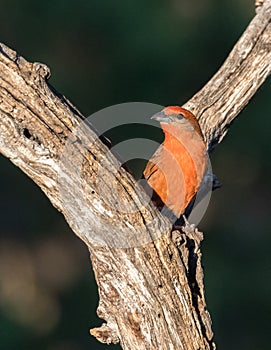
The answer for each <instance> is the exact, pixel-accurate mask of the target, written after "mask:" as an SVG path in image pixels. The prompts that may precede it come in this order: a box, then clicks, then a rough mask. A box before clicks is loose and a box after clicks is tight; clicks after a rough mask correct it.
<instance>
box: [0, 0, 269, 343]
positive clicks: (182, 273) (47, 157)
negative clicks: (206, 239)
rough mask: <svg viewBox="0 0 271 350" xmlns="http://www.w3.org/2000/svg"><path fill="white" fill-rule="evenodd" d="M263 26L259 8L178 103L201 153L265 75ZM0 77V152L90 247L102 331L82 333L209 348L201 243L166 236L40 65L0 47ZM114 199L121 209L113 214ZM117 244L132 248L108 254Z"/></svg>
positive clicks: (187, 236)
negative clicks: (223, 56) (197, 87)
mask: <svg viewBox="0 0 271 350" xmlns="http://www.w3.org/2000/svg"><path fill="white" fill-rule="evenodd" d="M270 21H271V0H270V1H269V0H268V1H266V3H265V4H264V5H263V7H262V8H261V9H260V10H259V11H258V13H257V15H256V16H255V18H254V19H253V21H252V22H251V24H250V25H249V27H248V28H247V30H246V31H245V33H244V34H243V36H242V37H241V39H240V40H239V41H238V43H237V44H236V46H235V48H234V49H233V51H232V53H231V54H230V55H229V57H228V58H227V60H226V62H225V63H224V65H223V66H222V67H221V69H220V70H219V71H218V72H217V74H216V75H215V76H214V77H213V78H212V79H211V80H210V82H209V83H207V85H206V86H205V87H203V89H202V90H201V91H200V92H198V93H197V94H196V95H195V96H194V97H193V98H192V99H191V100H190V101H189V102H188V103H187V104H186V107H187V108H190V109H191V110H192V111H194V113H195V114H196V115H197V117H198V118H199V121H200V123H201V127H202V131H203V133H204V135H205V138H206V140H207V142H208V143H209V145H210V148H212V147H213V146H214V145H215V144H217V143H218V142H220V141H221V140H222V138H223V137H224V136H225V133H226V131H227V129H228V127H229V125H230V123H231V122H232V121H233V120H234V118H235V117H236V116H237V115H238V113H239V112H240V110H241V109H242V108H243V107H244V106H245V105H246V104H247V103H248V101H249V99H250V98H251V97H252V95H253V94H254V93H255V92H256V91H257V89H258V88H259V86H260V85H261V84H262V83H263V81H264V80H265V79H266V77H267V76H268V75H269V74H270V65H271V63H270V62H271V57H270V55H271V53H270V40H271V39H270V38H271V35H270V34H271V32H270V31H271V29H270ZM0 72H1V74H0V116H1V121H0V152H1V153H2V154H3V155H5V156H6V157H8V158H9V159H10V160H11V161H12V162H13V163H14V164H16V165H17V166H18V167H20V168H21V169H22V170H23V171H24V172H25V173H26V174H27V175H28V176H29V177H30V178H31V179H33V181H35V182H36V183H37V184H38V186H39V187H40V188H41V189H42V190H43V191H44V192H45V193H46V195H47V196H48V198H49V199H50V200H51V202H52V204H53V205H54V206H55V207H56V208H57V209H58V210H60V211H61V212H62V213H63V215H64V216H65V218H66V220H67V222H68V224H69V225H70V226H71V228H72V229H73V231H74V232H75V234H77V235H78V236H79V237H80V238H81V239H82V240H83V241H84V242H85V243H86V244H87V246H88V247H89V250H90V255H91V261H92V265H93V269H94V272H95V276H96V280H97V284H98V288H99V295H100V303H99V307H98V315H99V316H100V317H101V318H102V319H104V320H105V322H106V323H104V325H103V326H102V327H100V328H94V329H93V330H91V333H92V334H93V335H94V336H96V338H97V339H99V340H100V341H102V342H105V343H112V342H113V343H117V342H119V341H120V342H121V345H122V348H123V349H144V350H145V349H163V350H167V349H186V350H190V349H191V350H192V349H193V350H196V349H206V350H208V349H215V345H214V342H213V333H212V330H211V320H210V316H209V313H208V311H207V309H206V303H205V299H204V286H203V271H202V267H201V263H200V259H201V252H200V241H201V240H202V234H201V233H199V232H198V231H197V230H196V229H195V230H191V228H189V227H186V229H184V231H185V233H182V232H179V231H174V232H172V233H171V232H170V231H171V229H170V224H169V222H168V221H167V220H166V218H164V217H162V215H161V214H160V213H159V212H158V211H157V210H156V209H155V208H154V207H153V205H152V204H148V205H143V204H144V200H145V197H144V194H143V193H141V192H138V191H136V190H135V189H134V185H135V180H134V179H133V178H132V176H131V175H130V174H128V173H127V172H126V171H125V170H124V169H122V168H119V163H118V161H117V160H116V159H115V158H114V156H113V155H111V154H110V152H109V153H108V149H107V147H106V145H105V144H103V143H102V142H101V141H100V140H99V138H97V136H96V134H95V132H93V131H92V130H91V128H89V127H88V126H87V125H84V124H83V125H82V124H81V123H82V120H83V116H82V115H81V114H80V112H79V111H78V110H77V109H76V108H75V107H74V106H72V104H71V103H70V102H69V101H68V100H67V99H66V98H65V97H64V96H61V95H60V94H58V93H57V92H56V91H54V89H53V88H52V87H50V86H49V85H48V83H47V79H48V77H49V75H50V73H49V69H48V68H47V67H46V66H45V65H42V64H40V63H33V64H32V63H29V62H27V61H26V60H24V59H23V58H22V57H21V56H19V55H18V54H17V53H16V52H14V51H13V50H11V49H9V48H7V47H6V46H4V45H1V46H0ZM80 125H82V127H80ZM69 155H72V156H71V157H70V158H69ZM105 155H106V156H105ZM98 173H99V176H98V178H99V181H101V183H97V174H98ZM108 184H109V186H108ZM113 185H114V186H113ZM109 187H110V190H109ZM119 200H120V201H119ZM121 200H123V201H125V202H126V203H127V208H126V209H130V210H127V211H126V212H123V211H121V210H119V211H118V210H116V209H117V208H118V205H119V204H118V203H119V202H121ZM113 209H114V210H113ZM120 209H121V208H120ZM93 237H97V239H98V240H101V242H102V243H103V245H102V246H99V245H98V244H95V243H98V242H93ZM119 237H121V239H129V240H131V243H132V244H131V246H135V247H136V248H122V249H121V248H114V245H115V246H120V243H121V241H119ZM147 242H149V243H147Z"/></svg>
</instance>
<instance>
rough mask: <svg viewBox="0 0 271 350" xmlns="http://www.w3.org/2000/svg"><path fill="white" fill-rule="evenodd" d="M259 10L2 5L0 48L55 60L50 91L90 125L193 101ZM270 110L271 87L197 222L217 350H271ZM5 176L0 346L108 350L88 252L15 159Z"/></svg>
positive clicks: (171, 4)
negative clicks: (99, 118) (104, 116)
mask: <svg viewBox="0 0 271 350" xmlns="http://www.w3.org/2000/svg"><path fill="white" fill-rule="evenodd" d="M253 5H254V1H252V0H239V1H233V0H231V1H226V0H223V1H215V0H204V1H203V0H197V1H196V0H179V1H178V0H167V1H166V0H155V1H154V0H147V1H146V0H137V1H131V0H130V1H128V0H126V1H112V0H88V1H83V0H77V1H71V0H66V1H64V0H62V1H60V0H56V1H43V2H41V1H36V0H35V1H34V0H28V1H25V0H24V1H19V0H0V33H1V37H0V41H2V42H4V43H6V44H7V45H8V46H10V47H12V48H14V49H16V50H17V51H18V52H19V53H20V54H21V55H23V56H24V57H25V58H27V59H29V60H30V61H40V62H43V63H46V64H47V65H48V66H49V67H50V68H51V72H52V77H51V79H50V83H51V84H52V85H53V86H54V87H55V88H56V89H57V90H59V91H60V92H61V93H63V94H65V95H66V96H67V97H68V98H69V99H70V100H71V101H72V102H73V103H74V104H75V105H76V106H77V107H78V108H79V109H80V110H81V111H82V112H83V113H84V114H85V115H86V116H88V115H90V114H91V113H93V112H95V111H97V110H99V109H101V108H104V107H107V106H110V105H112V104H116V103H122V102H130V101H144V102H151V103H157V104H161V105H169V104H182V103H183V102H185V101H186V100H187V99H189V98H190V97H191V96H192V95H193V93H195V92H196V91H198V89H199V88H200V87H201V86H202V85H203V84H204V83H205V82H206V81H208V79H209V78H210V77H211V76H212V75H213V74H214V72H215V71H216V70H217V68H218V67H219V66H220V64H221V63H222V62H223V60H224V59H225V57H226V56H227V54H228V52H229V50H230V49H231V47H232V46H233V44H234V43H235V42H236V40H237V39H238V37H239V36H240V34H241V33H242V32H243V30H244V29H245V27H246V25H247V24H248V23H249V21H250V19H251V18H252V17H253V15H254V8H253ZM270 101H271V99H270V81H267V82H266V83H265V85H264V86H263V87H262V88H261V89H260V91H259V92H258V93H257V94H256V96H255V97H254V98H253V100H252V101H251V102H250V104H249V105H248V106H247V107H246V109H245V110H244V111H243V112H242V113H241V115H240V118H239V119H238V120H237V121H236V122H235V123H234V124H233V126H232V127H231V130H230V132H229V134H228V136H227V137H226V139H225V140H224V141H223V143H222V144H221V145H220V146H219V147H217V149H216V150H215V152H214V154H213V155H212V166H213V169H214V172H215V173H216V174H217V175H218V177H219V178H220V180H221V181H222V182H223V187H222V189H220V190H219V191H217V192H215V193H214V194H213V196H212V199H211V203H210V206H209V208H208V211H207V214H206V215H205V217H204V219H203V220H202V222H201V223H200V225H199V227H200V229H202V230H204V232H205V240H204V243H203V246H202V249H203V263H204V266H205V286H206V297H207V302H208V308H209V310H210V312H211V316H212V320H213V329H214V332H215V340H216V342H217V344H218V347H219V349H225V350H226V349H231V350H237V349H238V350H239V349H246V350H250V349H251V350H255V349H261V350H269V349H270V337H271V336H270V324H271V301H270V296H271V281H270V278H271V262H270V244H271V227H270V219H269V217H270V207H271V205H270V204H271V195H270V188H271V187H270V176H271V165H270V164H271V162H270V155H271V150H270V130H271V119H270V113H271V102H270ZM0 167H1V172H0V183H1V202H0V209H1V210H0V220H1V224H0V230H1V231H0V348H1V349H5V350H21V349H28V350H30V349H40V350H85V349H95V350H96V349H107V348H108V346H107V345H102V344H99V343H98V342H96V340H95V339H93V338H92V337H91V336H90V335H89V334H88V329H89V328H91V327H94V326H96V325H98V324H99V323H100V322H101V321H100V320H99V319H98V318H97V316H96V307H97V302H98V297H97V289H96V284H95V281H94V277H93V275H92V272H91V268H90V265H89V259H88V252H87V249H86V248H85V246H84V245H83V243H81V241H79V240H78V239H77V238H76V237H75V236H73V234H72V233H71V231H70V230H69V228H68V227H67V225H66V223H65V221H64V220H63V218H62V216H61V215H60V214H59V213H58V212H57V211H56V210H54V209H53V208H52V207H51V205H50V203H49V201H48V200H47V198H45V196H44V195H43V193H41V191H40V190H39V189H38V187H37V186H36V185H34V184H33V183H32V182H31V181H30V180H29V179H28V178H27V177H26V176H25V175H24V174H23V173H22V172H21V171H19V170H18V169H17V168H16V167H15V166H13V165H12V164H11V163H10V162H9V161H8V160H6V159H5V158H3V157H1V158H0ZM111 348H112V349H119V347H118V346H111Z"/></svg>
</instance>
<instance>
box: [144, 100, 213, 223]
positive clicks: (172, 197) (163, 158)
mask: <svg viewBox="0 0 271 350" xmlns="http://www.w3.org/2000/svg"><path fill="white" fill-rule="evenodd" d="M151 119H153V120H156V121H158V122H160V125H161V128H162V130H163V132H164V141H163V143H162V144H161V145H160V146H159V148H158V149H157V150H156V152H155V153H154V154H153V156H152V157H151V158H150V160H149V161H148V163H147V165H146V168H145V170H144V172H143V178H144V179H145V180H144V181H145V187H144V189H145V191H146V192H147V193H148V194H149V195H150V196H151V199H152V201H153V202H154V204H155V205H156V206H157V207H158V208H159V209H160V210H161V211H162V213H163V212H164V213H166V215H167V216H171V218H174V220H177V219H179V218H180V217H181V216H182V215H184V214H185V210H186V208H188V206H189V205H190V204H191V203H192V202H193V200H194V199H195V196H196V194H197V191H198V190H199V188H200V185H201V182H202V180H203V177H204V174H205V173H206V170H207V167H208V156H207V147H206V143H205V141H204V137H203V134H202V131H201V128H200V126H199V123H198V121H197V118H196V117H195V116H194V114H193V113H192V112H190V111H188V110H187V109H185V108H183V107H180V106H168V107H165V108H164V109H163V110H162V111H160V112H158V113H156V114H154V115H153V116H152V117H151ZM150 192H151V193H150ZM169 214H170V215H169Z"/></svg>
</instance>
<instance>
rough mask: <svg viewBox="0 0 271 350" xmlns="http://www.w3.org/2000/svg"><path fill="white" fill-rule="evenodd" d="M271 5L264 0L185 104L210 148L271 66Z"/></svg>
mask: <svg viewBox="0 0 271 350" xmlns="http://www.w3.org/2000/svg"><path fill="white" fill-rule="evenodd" d="M270 22H271V4H270V1H266V2H265V3H264V5H263V6H262V7H261V8H260V9H259V11H258V14H257V15H256V16H255V17H254V19H253V20H252V21H251V23H250V24H249V26H248V28H247V29H246V30H245V32H244V33H243V35H242V36H241V38H240V39H239V40H238V42H237V43H236V45H235V46H234V48H233V50H232V51H231V53H230V54H229V56H228V57H227V59H226V61H225V62H224V64H223V65H222V66H221V68H220V69H219V70H218V71H217V73H216V74H215V75H214V76H213V77H212V78H211V79H210V80H209V82H208V83H207V84H206V85H205V86H204V87H203V88H202V89H201V90H200V91H199V92H198V93H197V94H196V95H194V96H193V97H192V98H191V99H190V100H189V101H188V102H187V103H186V105H185V106H186V107H187V108H188V109H190V110H192V111H193V112H194V114H195V115H196V116H197V117H198V119H199V123H200V125H201V128H202V129H203V131H204V135H205V138H206V141H207V143H208V144H209V149H212V148H213V147H215V146H216V144H217V143H219V142H221V141H222V139H223V138H224V136H225V135H226V133H227V131H228V129H229V127H230V125H231V123H232V122H233V121H234V119H235V118H236V117H237V116H238V115H239V113H240V112H241V110H242V109H243V108H244V107H245V106H246V105H247V103H248V102H249V100H250V99H251V98H252V96H253V95H254V94H255V93H256V91H257V90H258V89H259V87H260V86H261V85H262V83H263V82H264V81H265V80H266V78H267V77H268V76H269V75H270V69H271V23H270Z"/></svg>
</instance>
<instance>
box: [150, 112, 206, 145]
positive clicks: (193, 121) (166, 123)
mask: <svg viewBox="0 0 271 350" xmlns="http://www.w3.org/2000/svg"><path fill="white" fill-rule="evenodd" d="M151 119H154V120H157V121H158V122H160V124H161V127H162V129H163V130H164V131H166V130H167V129H168V128H169V127H170V128H172V127H173V128H174V127H179V128H181V129H182V130H184V131H185V130H187V131H193V130H194V131H196V132H197V133H198V134H199V135H200V136H201V138H203V135H202V132H201V129H200V126H199V123H198V121H197V118H196V117H195V116H194V114H193V113H191V112H189V111H188V110H187V109H185V108H182V107H179V106H168V107H166V108H164V109H163V110H162V111H161V112H158V113H156V114H154V115H153V116H152V117H151Z"/></svg>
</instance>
